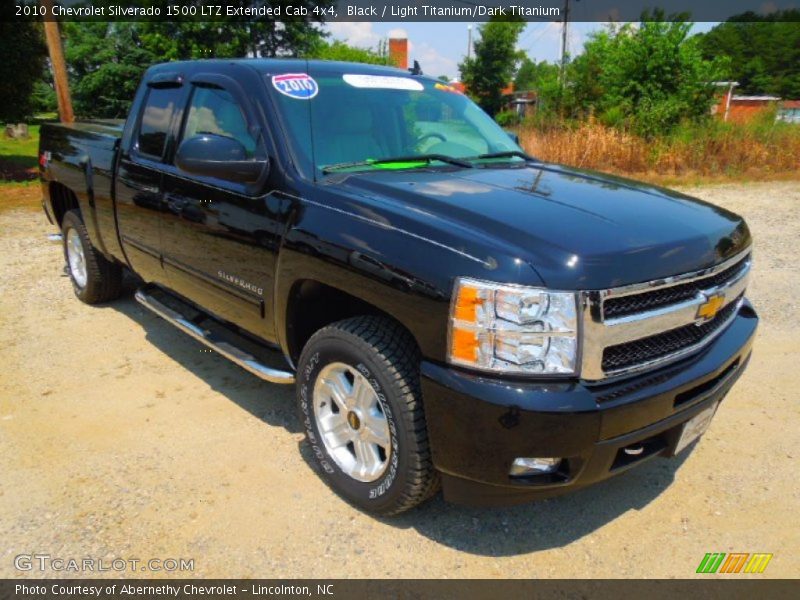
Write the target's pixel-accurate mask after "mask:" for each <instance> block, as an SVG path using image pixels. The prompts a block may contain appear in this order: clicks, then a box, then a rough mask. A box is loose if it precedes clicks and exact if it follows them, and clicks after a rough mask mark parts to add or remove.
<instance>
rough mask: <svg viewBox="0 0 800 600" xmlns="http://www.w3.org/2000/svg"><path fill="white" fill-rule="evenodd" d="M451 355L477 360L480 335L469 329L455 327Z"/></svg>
mask: <svg viewBox="0 0 800 600" xmlns="http://www.w3.org/2000/svg"><path fill="white" fill-rule="evenodd" d="M450 344H451V348H450V356H452V357H454V358H458V359H460V360H464V361H468V362H473V363H474V362H475V361H476V360H477V359H478V335H477V333H475V332H474V331H470V330H469V329H458V328H453V333H452V337H451V339H450Z"/></svg>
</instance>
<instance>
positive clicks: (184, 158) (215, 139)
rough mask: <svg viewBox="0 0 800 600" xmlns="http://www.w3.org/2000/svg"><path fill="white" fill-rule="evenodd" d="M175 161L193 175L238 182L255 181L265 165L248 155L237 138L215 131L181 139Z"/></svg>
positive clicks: (265, 162) (183, 169) (180, 167)
mask: <svg viewBox="0 0 800 600" xmlns="http://www.w3.org/2000/svg"><path fill="white" fill-rule="evenodd" d="M175 164H176V165H177V167H178V168H179V169H180V170H181V171H185V172H187V173H192V174H193V175H203V176H206V177H217V178H218V179H226V180H228V181H236V182H238V183H253V182H255V181H257V180H258V178H259V177H260V176H261V174H262V173H263V172H264V169H266V168H267V161H266V160H253V159H249V158H247V150H245V147H244V146H243V145H242V144H241V142H239V141H238V140H235V139H233V138H230V137H227V136H224V135H216V134H214V133H200V134H198V135H195V136H193V137H190V138H189V139H188V140H184V141H183V142H181V145H180V146H178V151H177V152H176V153H175Z"/></svg>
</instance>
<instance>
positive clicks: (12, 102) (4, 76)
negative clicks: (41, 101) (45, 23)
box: [0, 2, 47, 122]
mask: <svg viewBox="0 0 800 600" xmlns="http://www.w3.org/2000/svg"><path fill="white" fill-rule="evenodd" d="M13 8H14V6H13V4H12V3H10V2H9V3H7V5H6V6H5V8H0V17H2V18H1V19H0V56H2V60H0V121H6V122H17V121H24V120H25V118H26V117H29V116H31V114H32V112H33V108H34V107H33V103H32V97H31V96H32V93H33V90H34V87H35V85H36V82H37V81H38V80H40V79H41V77H42V72H43V69H44V64H45V56H46V54H47V50H46V48H45V46H44V42H43V40H42V32H41V25H40V24H39V23H36V22H34V21H28V20H21V21H18V20H14V18H13V12H12V11H13Z"/></svg>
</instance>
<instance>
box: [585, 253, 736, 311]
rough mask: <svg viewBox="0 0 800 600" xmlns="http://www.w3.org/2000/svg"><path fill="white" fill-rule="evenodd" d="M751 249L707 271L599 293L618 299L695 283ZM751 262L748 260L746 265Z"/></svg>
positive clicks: (728, 264)
mask: <svg viewBox="0 0 800 600" xmlns="http://www.w3.org/2000/svg"><path fill="white" fill-rule="evenodd" d="M750 251H751V248H747V250H744V251H742V252H740V253H739V254H737V255H736V256H734V257H732V258H729V259H728V260H726V261H725V262H721V263H719V264H718V265H714V266H713V267H709V268H707V269H701V270H699V271H693V272H691V273H684V274H682V275H673V276H672V277H665V278H664V279H654V280H653V281H645V282H643V283H632V284H630V285H623V286H621V287H617V288H612V289H609V290H601V291H600V293H601V294H602V295H603V299H604V300H605V299H606V298H612V297H613V298H619V297H620V296H629V295H631V294H636V293H640V292H649V291H653V290H655V289H660V288H667V287H672V286H675V285H680V284H682V283H691V282H692V281H696V280H697V279H703V278H705V277H708V276H709V275H715V274H717V273H720V272H722V271H724V270H725V269H728V268H729V267H732V266H733V265H735V264H736V263H737V262H739V261H740V260H742V259H743V258H745V257H746V256H747V255H748V254H750ZM750 262H751V261H750V260H749V259H748V263H750Z"/></svg>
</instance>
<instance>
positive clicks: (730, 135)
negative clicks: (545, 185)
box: [519, 112, 800, 181]
mask: <svg viewBox="0 0 800 600" xmlns="http://www.w3.org/2000/svg"><path fill="white" fill-rule="evenodd" d="M519 136H520V140H521V142H522V146H523V147H524V148H525V150H526V151H527V152H528V153H530V154H532V155H533V156H536V157H538V158H541V159H542V160H546V161H549V162H557V163H563V164H567V165H571V166H576V167H582V168H587V169H596V170H598V171H606V172H612V173H617V174H621V175H629V176H632V177H638V178H643V179H649V180H655V181H673V180H682V179H711V180H723V179H794V178H797V179H800V125H797V124H788V123H782V122H775V119H774V114H770V113H768V112H767V113H765V114H763V115H761V116H760V117H759V118H757V119H754V120H752V121H750V122H748V123H724V122H722V121H719V120H709V121H708V122H706V123H702V124H699V125H697V124H694V125H689V124H687V125H683V126H679V127H678V128H677V129H676V130H674V131H673V132H672V133H670V134H669V135H666V136H662V137H657V138H653V139H645V138H642V137H639V136H637V135H634V134H632V133H630V132H628V131H624V130H619V129H613V128H610V127H606V126H604V125H601V124H600V123H598V122H596V121H595V120H593V119H589V120H587V121H583V122H570V121H565V122H555V123H554V122H550V123H542V122H539V123H535V124H534V123H530V124H526V125H523V126H521V128H520V129H519Z"/></svg>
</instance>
